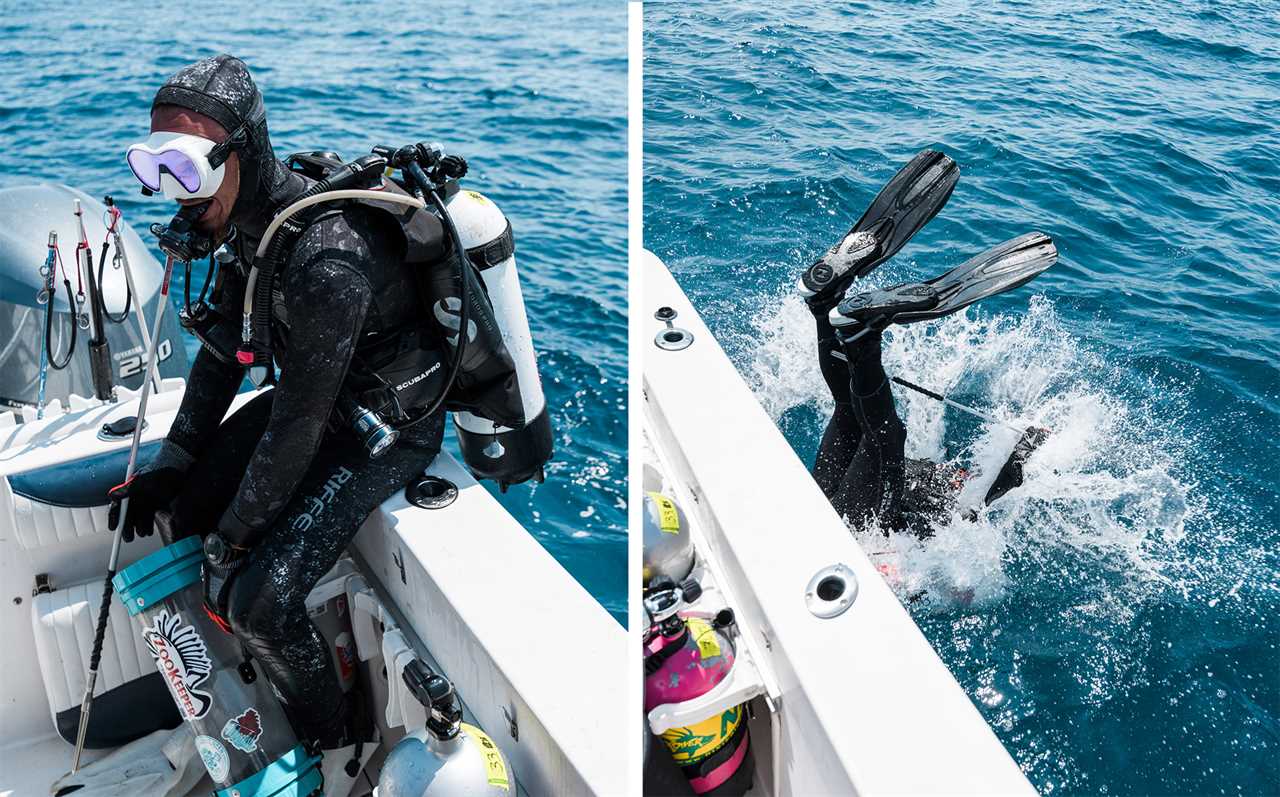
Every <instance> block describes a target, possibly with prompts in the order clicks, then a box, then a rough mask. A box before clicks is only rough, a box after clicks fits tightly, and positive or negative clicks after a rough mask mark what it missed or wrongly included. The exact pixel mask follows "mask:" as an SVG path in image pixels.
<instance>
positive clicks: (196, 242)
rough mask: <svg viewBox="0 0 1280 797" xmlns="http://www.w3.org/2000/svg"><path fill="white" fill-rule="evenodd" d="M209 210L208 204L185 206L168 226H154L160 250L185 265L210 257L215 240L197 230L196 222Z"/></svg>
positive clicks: (153, 229)
mask: <svg viewBox="0 0 1280 797" xmlns="http://www.w3.org/2000/svg"><path fill="white" fill-rule="evenodd" d="M208 209H209V203H208V202H202V203H200V204H199V205H184V206H183V207H182V208H181V209H180V210H179V211H178V212H177V213H175V214H174V216H173V218H172V219H170V220H169V223H168V224H152V225H151V234H152V235H154V236H156V238H158V239H159V241H158V243H159V245H160V250H161V251H163V252H164V253H165V254H166V255H169V256H170V257H172V258H173V259H174V260H180V261H182V262H184V263H189V262H191V261H192V260H198V259H200V258H203V257H208V256H209V252H211V251H212V250H213V239H212V238H211V237H210V236H208V235H206V234H205V233H203V232H201V231H200V230H198V229H196V222H197V221H199V220H200V217H201V216H203V215H204V213H205V211H206V210H208Z"/></svg>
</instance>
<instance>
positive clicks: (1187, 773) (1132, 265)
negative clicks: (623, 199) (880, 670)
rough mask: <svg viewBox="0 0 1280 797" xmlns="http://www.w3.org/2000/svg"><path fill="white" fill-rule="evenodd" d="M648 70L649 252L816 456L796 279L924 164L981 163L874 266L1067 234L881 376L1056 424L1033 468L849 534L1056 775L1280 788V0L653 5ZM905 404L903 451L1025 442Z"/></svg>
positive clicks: (1091, 788) (930, 266) (996, 456)
mask: <svg viewBox="0 0 1280 797" xmlns="http://www.w3.org/2000/svg"><path fill="white" fill-rule="evenodd" d="M644 69H645V80H644V90H645V106H644V107H645V119H644V132H645V152H644V156H645V183H644V188H645V245H646V246H647V247H648V248H650V249H652V250H653V251H654V252H656V253H657V254H658V255H659V256H660V257H662V258H663V259H664V260H665V261H666V263H667V264H668V265H669V266H670V267H671V269H672V271H673V272H674V273H675V275H676V278H677V279H678V281H679V282H680V284H681V285H682V286H683V288H684V289H685V291H686V292H688V293H689V295H690V297H691V299H692V300H693V303H694V305H695V306H696V307H698V308H699V310H700V311H701V312H702V313H703V314H704V316H705V318H706V320H707V322H708V324H709V326H710V327H711V328H712V330H713V331H714V332H715V333H716V335H717V337H718V338H719V340H720V341H721V343H722V344H723V345H724V346H725V348H726V350H727V351H728V352H729V353H730V356H731V357H732V358H733V359H734V361H735V363H736V365H737V366H738V369H739V371H740V372H741V373H742V375H743V376H744V377H745V378H746V379H747V381H748V383H749V384H750V385H751V386H752V388H753V389H754V391H755V393H756V395H757V396H758V397H759V399H760V401H761V402H762V404H763V405H764V406H765V408H766V409H767V410H768V411H769V412H770V413H771V415H772V416H773V417H774V418H775V419H776V421H777V423H778V424H779V426H780V428H781V429H782V431H783V433H784V434H785V436H786V437H787V439H788V440H789V441H790V443H791V444H792V446H793V447H794V449H795V450H796V452H797V453H798V454H799V455H800V457H801V458H802V459H803V460H804V461H805V462H806V463H811V462H812V459H813V456H814V454H815V451H816V449H817V445H818V440H819V437H820V435H821V432H822V429H823V426H824V424H825V421H826V419H827V417H828V416H829V413H830V410H831V399H830V397H829V395H828V394H827V390H826V388H825V385H824V384H823V382H822V380H821V377H820V375H819V373H818V369H817V364H816V360H815V357H816V349H815V346H814V340H813V337H814V336H813V321H812V318H811V317H810V316H809V314H808V312H807V310H806V309H805V307H804V306H803V304H802V303H801V301H800V300H799V298H798V297H797V295H796V293H795V291H794V288H793V286H794V284H795V281H796V278H797V277H798V276H799V274H800V273H801V272H802V270H803V269H804V268H805V267H806V266H808V265H809V264H810V263H812V262H813V260H814V259H815V258H816V257H817V256H818V255H819V254H821V253H822V252H823V251H824V250H825V249H826V248H827V247H828V246H830V245H831V244H833V243H834V242H835V241H837V240H838V239H839V238H840V237H841V236H842V235H843V234H844V233H845V231H846V230H847V229H848V228H849V226H850V225H851V224H852V223H853V222H854V221H856V220H857V218H858V217H859V216H860V215H861V213H862V211H863V210H864V209H865V207H866V206H867V204H868V203H869V202H870V200H871V198H872V197H873V196H874V194H875V192H876V191H877V190H878V189H879V188H880V187H881V186H882V185H883V184H884V183H885V182H886V181H887V180H888V179H889V177H890V176H892V174H893V173H894V172H895V171H896V170H897V169H898V168H899V167H900V166H901V165H902V164H904V163H906V161H907V160H908V159H909V158H910V157H911V156H912V155H913V154H915V152H917V151H918V150H920V149H923V148H925V147H939V148H941V149H942V150H944V151H945V152H947V153H948V154H950V155H951V156H953V157H954V158H955V159H956V161H958V162H959V163H960V165H961V169H962V176H961V179H960V184H959V186H958V187H957V189H956V191H955V194H954V196H953V197H952V199H951V201H950V203H949V204H948V206H947V207H946V208H945V209H944V210H943V211H942V213H941V215H940V216H939V217H938V218H937V219H935V220H934V221H933V222H932V223H931V224H930V225H929V226H928V227H927V228H925V230H924V231H923V232H922V233H921V234H920V235H918V236H917V237H916V239H915V240H914V241H913V242H912V243H910V244H908V245H907V247H906V249H905V250H904V251H903V252H902V253H901V254H900V255H899V256H898V257H897V258H895V259H894V260H892V261H891V262H890V263H888V264H886V265H885V266H882V267H881V268H880V269H879V270H877V271H876V272H874V273H873V274H871V275H869V277H868V278H866V279H865V280H864V281H863V283H862V285H863V286H864V287H866V286H875V285H888V284H892V283H895V282H900V281H904V280H920V279H925V278H928V277H932V276H935V275H938V274H940V273H942V272H943V271H944V270H946V269H948V268H950V267H952V266H954V265H956V264H958V263H960V262H961V261H963V260H965V259H967V258H968V257H970V256H972V255H974V254H977V253H978V252H981V251H982V250H984V249H986V248H988V247H990V246H993V245H995V244H996V243H999V242H1000V241H1003V240H1006V239H1008V238H1011V237H1013V236H1015V235H1017V234H1020V233H1023V232H1027V231H1030V230H1036V229H1038V230H1041V231H1044V232H1046V233H1048V234H1050V235H1052V236H1053V238H1054V239H1055V241H1056V243H1057V246H1058V248H1059V250H1060V252H1061V260H1060V262H1059V263H1058V265H1057V266H1056V267H1055V268H1053V269H1052V270H1050V271H1049V272H1047V273H1045V274H1044V275H1042V276H1041V277H1040V278H1038V279H1036V280H1035V281H1034V282H1033V283H1031V284H1030V285H1028V286H1027V287H1025V288H1023V289H1020V290H1018V291H1015V292H1012V293H1008V294H1005V295H1002V296H999V297H997V298H995V299H993V300H991V301H986V302H983V303H981V304H979V305H976V306H974V307H971V308H969V309H968V310H966V311H965V312H963V313H962V314H959V315H955V316H951V317H949V318H947V319H944V320H941V321H937V322H930V323H926V324H918V325H913V326H910V327H900V328H895V329H894V330H893V331H892V332H891V333H889V335H888V336H887V337H886V342H887V345H886V356H885V359H886V368H887V370H888V371H889V372H890V374H897V375H901V376H904V377H906V378H908V379H911V380H913V381H916V382H919V383H922V384H923V385H925V386H927V387H931V388H934V389H936V390H940V391H943V392H945V393H947V394H950V395H951V396H953V397H954V398H956V399H957V400H961V401H964V402H967V403H970V404H972V405H976V406H978V407H981V408H984V409H986V410H988V411H990V412H992V413H995V414H996V415H998V416H1000V417H1001V418H1004V419H1009V420H1012V421H1019V422H1021V424H1025V423H1027V422H1035V423H1038V424H1041V425H1044V426H1048V427H1050V428H1051V429H1052V430H1053V432H1054V433H1053V435H1052V436H1051V437H1050V439H1049V441H1048V442H1047V443H1046V444H1045V446H1044V447H1043V448H1042V449H1041V450H1040V451H1039V452H1037V454H1036V456H1035V457H1033V458H1032V460H1031V462H1030V463H1029V465H1028V468H1027V483H1026V484H1025V485H1024V486H1023V487H1022V488H1019V489H1018V490H1016V491H1014V492H1013V493H1011V494H1010V495H1009V496H1007V497H1006V498H1005V499H1003V500H1002V501H1001V502H998V503H997V504H995V505H993V506H992V507H990V508H989V509H988V510H986V511H985V512H983V513H982V515H981V516H980V517H979V519H978V520H977V521H976V522H968V521H964V520H962V519H960V518H954V519H953V520H952V521H951V522H950V523H948V524H944V525H943V527H942V528H939V529H938V530H937V536H936V537H935V538H933V539H932V540H929V541H928V542H926V543H923V544H921V543H919V542H916V541H915V540H914V539H913V538H906V539H904V538H901V537H896V536H891V537H888V538H886V537H885V536H884V535H882V534H880V533H879V532H878V531H875V530H872V531H870V532H859V533H858V537H859V540H860V541H861V542H862V543H863V544H864V547H866V548H867V549H868V550H872V551H875V552H876V555H877V557H881V558H882V560H884V561H891V562H892V563H893V565H894V566H895V567H897V568H898V569H899V572H900V577H899V579H900V580H899V586H900V588H902V592H903V594H904V595H906V594H910V593H915V592H918V591H923V592H924V594H925V597H924V598H923V599H921V600H918V601H915V602H913V603H910V604H909V609H910V611H911V613H912V615H913V616H914V618H915V620H916V621H917V622H918V623H919V625H920V626H921V628H922V629H923V631H924V633H925V634H926V636H927V637H928V638H929V640H930V641H931V642H932V643H933V645H934V647H935V648H936V649H937V650H938V652H939V654H940V655H941V656H942V658H943V659H944V660H945V661H946V663H947V664H948V665H949V667H950V668H951V670H952V672H954V674H955V676H956V677H957V679H958V680H959V682H960V683H961V684H962V686H963V687H964V688H965V690H966V691H967V692H968V693H969V695H970V696H971V697H972V699H973V700H974V702H975V703H976V704H977V706H978V708H979V709H980V710H981V712H982V713H983V715H984V716H985V717H986V719H987V720H988V721H989V722H990V724H991V725H992V727H993V728H994V729H995V732H996V734H997V735H998V736H999V738H1000V739H1001V740H1002V741H1003V743H1004V744H1005V746H1006V747H1007V748H1008V749H1009V751H1010V752H1011V753H1012V755H1013V756H1014V758H1015V759H1016V760H1017V761H1018V763H1019V764H1020V765H1021V767H1022V768H1023V770H1024V771H1025V772H1026V773H1027V775H1028V777H1029V778H1030V780H1031V782H1032V783H1033V784H1034V785H1035V786H1036V788H1037V789H1038V790H1040V791H1041V792H1042V793H1045V794H1055V793H1067V794H1112V795H1119V794H1135V795H1138V794H1142V795H1146V794H1186V795H1192V794H1194V795H1205V794H1232V795H1233V794H1251V795H1261V794H1269V795H1273V794H1277V793H1280V651H1278V650H1277V646H1278V645H1280V576H1278V575H1277V564H1278V561H1280V559H1278V556H1277V543H1278V542H1280V534H1278V529H1280V484H1278V481H1280V480H1278V477H1277V472H1278V471H1277V467H1276V463H1277V462H1280V435H1278V434H1277V432H1278V431H1280V370H1278V368H1277V364H1278V363H1280V332H1277V326H1278V324H1277V320H1278V319H1280V266H1277V253H1280V123H1278V122H1277V119H1278V118H1280V21H1278V17H1277V6H1276V5H1275V4H1274V3H1271V2H1248V1H1247V0H1229V1H1228V2H1213V3H1210V2H1190V3H1160V2H1154V1H1153V0H1134V1H1133V2H1125V3H1113V4H1099V3H1093V2H1081V1H1077V0H1065V1H1064V0H1048V1H1047V2H999V3H979V2H972V1H970V0H934V1H928V0H925V1H922V2H886V3H867V2H855V3H839V4H830V3H817V2H793V1H784V2H776V3H767V4H746V3H724V2H716V3H698V4H675V3H652V4H647V5H646V7H645V55H644ZM897 402H898V407H899V411H900V412H901V413H902V414H903V415H904V420H905V422H906V424H907V427H908V430H909V432H908V434H909V438H908V444H907V445H908V454H909V455H912V456H921V457H926V456H927V457H930V458H933V459H936V460H944V461H953V462H956V463H958V464H966V465H969V466H976V467H977V468H978V469H979V470H981V469H983V468H990V467H993V466H995V467H998V465H999V463H1000V462H1001V461H1002V460H1003V457H1004V455H1005V454H1007V453H1008V451H1009V450H1010V448H1011V447H1012V442H1013V440H1012V437H1011V435H1010V434H1009V433H1007V432H1004V431H1003V430H1002V429H1001V428H1000V427H997V426H992V425H990V424H986V423H983V422H976V421H974V420H973V419H972V418H970V417H968V416H965V415H963V414H961V413H958V412H956V411H955V410H952V409H945V410H944V408H942V407H941V406H940V405H938V404H937V403H936V402H933V401H932V400H930V399H926V398H922V397H919V396H914V395H904V394H903V393H901V392H899V394H898V396H897ZM762 467H763V468H767V463H762ZM780 544H782V543H780ZM901 743H902V744H903V745H904V746H906V748H907V749H908V750H909V749H910V748H911V743H912V740H911V739H909V738H907V739H902V740H901ZM919 764H920V766H928V760H927V757H926V758H924V759H922V760H921V761H920V762H919Z"/></svg>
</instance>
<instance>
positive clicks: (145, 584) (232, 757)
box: [104, 537, 322, 797]
mask: <svg viewBox="0 0 1280 797" xmlns="http://www.w3.org/2000/svg"><path fill="white" fill-rule="evenodd" d="M203 562H204V556H203V552H202V549H201V545H200V539H199V538H198V537H186V538H184V539H181V540H179V541H177V542H175V543H173V544H172V545H169V546H166V547H164V548H161V549H160V550H158V551H156V552H155V553H152V554H150V555H149V556H146V557H144V558H143V559H141V560H139V561H137V562H135V563H133V564H132V565H130V566H129V567H126V568H125V569H124V570H121V571H120V572H119V573H118V574H117V575H116V576H115V578H113V579H112V581H111V583H112V586H114V587H115V592H116V596H117V597H118V598H119V599H120V602H121V603H123V604H124V605H125V608H126V609H128V611H129V615H130V616H131V617H133V619H134V622H135V623H136V624H137V628H138V631H139V633H141V634H142V639H143V641H144V642H145V643H146V647H147V650H149V651H150V652H151V656H152V658H153V659H155V663H156V669H158V670H159V671H160V674H161V676H163V678H164V681H165V683H166V684H167V685H168V687H169V692H170V694H171V695H172V696H173V700H174V702H175V703H176V704H177V706H178V713H179V714H181V715H182V718H183V719H184V720H186V721H187V722H188V723H190V724H191V731H192V733H193V734H194V735H195V747H196V752H198V753H199V754H200V759H201V760H202V761H203V762H204V766H205V769H207V770H208V772H209V777H210V779H212V780H213V783H214V785H215V787H216V788H217V792H216V797H312V795H318V794H319V793H320V790H321V788H322V784H321V781H322V778H321V774H320V768H319V764H320V757H319V756H317V755H312V754H311V753H309V752H307V750H306V749H305V748H304V747H303V745H302V744H300V743H299V742H298V738H297V736H295V735H294V732H293V727H292V726H291V725H290V724H289V720H288V718H287V717H286V716H285V713H284V709H283V708H281V706H280V703H279V701H278V700H277V699H276V697H275V695H274V694H273V692H272V689H271V686H270V685H269V684H268V682H267V679H265V678H259V677H258V674H257V672H256V670H255V669H254V667H253V664H252V662H251V661H249V660H247V659H245V658H244V657H243V655H242V653H241V648H240V643H239V642H238V641H237V640H236V638H235V637H234V636H232V635H230V634H228V633H225V632H223V631H222V630H221V629H220V628H218V626H217V625H216V624H215V623H214V621H213V620H212V619H211V618H210V617H209V616H208V615H207V614H206V612H205V609H204V598H203V595H202V594H201V589H200V569H201V566H202V563H203ZM104 616H105V614H104Z"/></svg>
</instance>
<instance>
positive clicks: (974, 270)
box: [828, 232, 1058, 329]
mask: <svg viewBox="0 0 1280 797" xmlns="http://www.w3.org/2000/svg"><path fill="white" fill-rule="evenodd" d="M1056 262H1058V250H1057V248H1056V247H1054V245H1053V241H1052V239H1050V238H1049V236H1047V235H1045V234H1044V233H1039V232H1032V233H1027V234H1026V235H1021V236H1019V237H1017V238H1014V239H1012V240H1009V241H1005V242H1004V243H1002V244H1000V245H999V246H996V247H994V248H992V249H988V250H987V251H985V252H983V253H982V254H980V255H978V256H977V257H975V258H972V259H970V260H967V261H965V262H964V263H961V264H960V265H958V266H956V267H955V268H953V269H951V270H950V271H948V272H947V273H945V274H943V275H942V276H940V277H935V278H933V279H931V280H928V281H927V282H922V283H903V284H902V285H895V286H894V287H892V288H885V289H883V290H880V291H868V292H866V293H859V294H854V295H853V296H849V297H847V298H845V299H844V300H843V301H842V302H840V304H839V305H838V306H836V307H835V308H834V309H832V310H831V312H830V314H829V315H828V319H829V320H830V322H831V326H833V327H850V326H854V325H858V326H862V327H867V326H870V327H878V328H880V329H883V328H884V327H886V326H888V325H889V324H910V323H912V322H915V321H927V320H929V319H933V318H941V317H943V316H945V315H950V314H951V313H954V312H956V311H957V310H961V309H963V308H965V307H968V306H969V305H971V304H973V303H974V302H977V301H979V300H981V299H985V298H987V297H988V296H995V295H996V294H998V293H1004V292H1005V291H1011V290H1013V289H1014V288H1017V287H1020V286H1022V285H1026V284H1027V283H1028V282H1030V281H1031V280H1032V279H1034V278H1035V277H1036V275H1038V274H1040V273H1041V272H1043V271H1044V270H1046V269H1048V268H1049V267H1050V266H1052V265H1053V264H1054V263H1056ZM928 295H935V296H936V297H937V301H936V302H934V303H932V304H930V305H928V306H920V307H907V306H903V305H902V303H901V302H900V301H898V300H897V299H896V298H895V297H907V296H914V297H920V298H923V297H925V296H928ZM886 299H887V300H886ZM878 300H879V301H878Z"/></svg>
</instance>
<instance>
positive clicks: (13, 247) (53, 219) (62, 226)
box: [0, 184, 189, 407]
mask: <svg viewBox="0 0 1280 797" xmlns="http://www.w3.org/2000/svg"><path fill="white" fill-rule="evenodd" d="M77 199H78V200H80V204H81V206H82V207H83V208H84V216H83V218H84V226H85V232H86V234H87V236H88V240H89V243H90V244H92V245H93V246H94V247H97V246H99V245H100V243H101V242H102V241H103V240H104V239H106V238H107V235H108V233H107V227H106V225H105V224H104V223H103V219H104V216H106V215H107V213H108V210H107V207H106V205H104V204H103V203H102V202H100V201H99V200H97V199H94V198H93V197H90V196H89V195H87V194H85V193H84V192H83V191H77V190H75V189H73V188H68V187H67V186H65V185H53V184H44V185H30V186H20V187H15V188H6V189H4V190H0V218H3V219H4V220H5V224H4V228H3V229H0V341H2V343H0V405H8V406H10V407H17V406H24V405H31V406H35V405H36V402H37V399H38V396H39V377H40V350H41V347H43V346H44V345H45V329H44V321H45V320H44V307H43V306H41V305H40V304H39V303H38V302H37V296H38V295H39V294H40V293H41V291H42V290H43V289H44V287H45V284H44V279H42V278H41V276H40V267H41V265H42V264H43V263H44V262H45V259H46V256H47V254H48V245H49V233H50V232H51V231H52V232H56V233H57V238H58V240H59V241H61V242H62V246H61V258H62V263H61V265H59V266H58V267H57V268H58V271H59V276H58V286H59V287H58V290H56V291H55V292H54V295H53V297H52V302H53V304H52V312H53V315H54V319H53V335H52V343H53V345H54V347H55V348H57V350H58V353H59V354H58V356H59V357H61V356H62V352H64V351H65V349H66V346H67V343H68V341H69V340H70V331H71V329H72V327H73V326H74V325H75V324H76V323H77V321H78V318H77V315H78V312H77V311H78V310H80V309H82V308H77V307H73V306H72V303H71V301H69V297H67V296H66V295H64V291H63V290H62V289H61V285H62V274H63V270H64V269H65V274H66V275H67V276H68V277H69V278H70V281H71V284H72V286H73V288H74V287H76V285H77V274H78V273H79V266H78V264H77V263H76V259H75V242H76V241H78V240H79V229H78V227H77V225H76V217H75V215H73V214H74V210H75V200H77ZM120 232H121V237H120V240H121V243H122V244H123V246H124V248H125V250H126V255H127V256H128V260H129V263H130V265H131V266H132V269H133V274H134V288H135V289H136V290H137V292H138V294H139V296H135V297H132V300H130V299H129V298H128V288H127V284H126V280H125V276H124V273H123V269H121V268H119V267H118V263H115V262H113V260H114V257H111V258H108V259H107V262H106V264H105V268H104V269H103V280H102V282H103V284H102V285H101V286H100V290H101V294H102V301H103V304H104V305H105V307H106V309H107V311H108V312H109V313H110V314H112V315H117V316H118V315H119V314H122V313H124V312H125V310H126V308H128V307H130V306H133V307H136V306H137V305H136V304H133V302H138V301H139V299H141V304H142V306H143V307H144V308H145V310H146V313H147V316H148V318H154V317H155V316H154V315H151V314H152V313H154V312H155V311H156V308H157V306H158V305H157V301H158V299H157V297H158V295H159V292H160V280H161V278H162V277H163V275H164V268H163V267H162V266H161V265H160V263H159V262H158V261H157V260H156V259H155V257H154V256H153V255H152V254H151V252H150V251H149V250H148V249H147V247H146V245H145V244H144V243H143V242H142V239H141V238H139V237H138V234H137V233H136V232H134V230H133V229H132V228H131V227H129V226H128V225H127V224H122V225H121V229H120ZM112 249H113V250H114V243H112ZM94 255H95V257H97V256H98V252H96V251H95V252H94ZM78 294H79V291H78V290H77V292H76V294H75V295H77V296H78ZM76 303H77V304H80V302H79V301H77V302H76ZM105 332H106V343H107V347H108V348H109V349H110V351H111V369H112V378H113V381H114V383H115V384H116V385H122V386H124V387H127V388H129V389H131V390H137V389H138V388H140V387H141V386H142V379H143V370H144V367H145V362H144V360H145V358H146V348H145V347H144V346H143V344H142V339H141V335H140V334H139V332H138V329H137V325H136V324H134V323H113V324H107V325H106V329H105ZM84 338H85V339H87V338H88V335H87V333H86V334H85V335H84ZM86 351H87V347H86ZM158 352H159V355H158V358H159V370H160V375H161V376H162V377H185V376H186V375H187V371H188V369H189V365H188V362H187V355H186V352H185V350H184V349H183V347H182V337H181V334H180V333H179V330H178V325H177V322H176V321H175V320H174V319H173V318H172V317H166V318H165V319H164V323H163V325H162V327H161V330H160V343H159V348H158ZM46 390H47V392H46V396H47V399H50V400H52V399H61V400H62V403H63V406H66V401H67V398H68V397H69V396H71V395H73V394H74V395H78V396H85V397H89V396H92V395H93V394H94V384H93V375H92V372H91V368H90V359H89V357H88V356H85V355H84V354H83V352H74V353H73V356H72V357H71V361H70V362H69V363H68V365H67V367H66V368H64V369H61V370H50V371H49V372H48V384H47V388H46Z"/></svg>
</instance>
